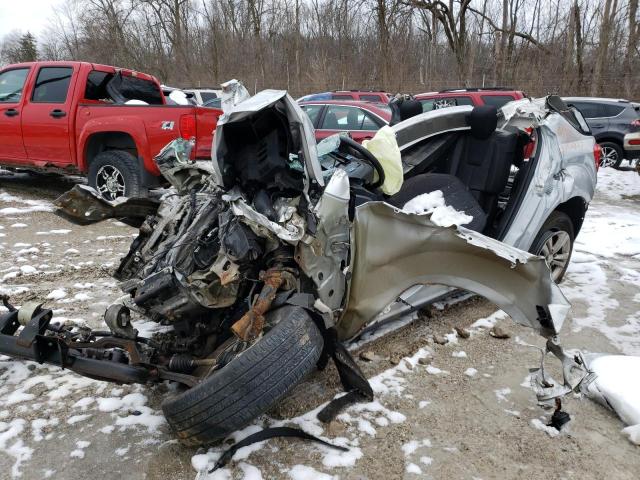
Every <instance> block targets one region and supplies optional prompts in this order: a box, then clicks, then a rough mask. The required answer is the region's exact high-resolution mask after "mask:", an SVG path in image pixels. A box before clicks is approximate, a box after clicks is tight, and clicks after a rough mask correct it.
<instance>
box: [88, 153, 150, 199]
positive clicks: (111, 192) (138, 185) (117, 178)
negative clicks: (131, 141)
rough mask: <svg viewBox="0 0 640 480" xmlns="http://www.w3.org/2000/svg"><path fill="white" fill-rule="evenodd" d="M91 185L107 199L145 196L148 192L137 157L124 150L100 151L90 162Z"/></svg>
mask: <svg viewBox="0 0 640 480" xmlns="http://www.w3.org/2000/svg"><path fill="white" fill-rule="evenodd" d="M88 177H89V178H88V180H89V185H90V186H91V187H93V188H95V189H96V190H97V191H98V193H100V195H101V196H102V198H104V199H105V200H115V199H116V198H119V197H144V196H146V194H147V191H146V189H145V188H144V187H143V186H142V180H141V178H140V166H139V164H138V160H137V159H136V157H134V156H133V155H131V154H130V153H129V152H125V151H123V150H109V151H106V152H102V153H99V154H98V155H96V157H95V158H94V159H93V160H92V161H91V163H90V164H89V175H88Z"/></svg>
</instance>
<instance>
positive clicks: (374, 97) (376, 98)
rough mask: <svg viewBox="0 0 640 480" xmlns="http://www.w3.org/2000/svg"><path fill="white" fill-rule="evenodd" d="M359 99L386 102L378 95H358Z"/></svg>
mask: <svg viewBox="0 0 640 480" xmlns="http://www.w3.org/2000/svg"><path fill="white" fill-rule="evenodd" d="M360 100H364V101H365V102H382V103H386V102H385V101H384V100H383V99H382V98H380V95H360Z"/></svg>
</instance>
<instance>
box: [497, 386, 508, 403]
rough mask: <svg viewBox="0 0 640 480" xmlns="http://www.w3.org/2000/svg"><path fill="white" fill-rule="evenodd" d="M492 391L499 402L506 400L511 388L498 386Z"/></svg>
mask: <svg viewBox="0 0 640 480" xmlns="http://www.w3.org/2000/svg"><path fill="white" fill-rule="evenodd" d="M494 393H495V394H496V397H497V399H498V400H499V401H500V402H507V401H508V399H507V395H509V394H510V393H511V389H510V388H509V387H505V388H500V389H498V390H494Z"/></svg>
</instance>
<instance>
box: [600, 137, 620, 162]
mask: <svg viewBox="0 0 640 480" xmlns="http://www.w3.org/2000/svg"><path fill="white" fill-rule="evenodd" d="M599 145H600V148H601V149H602V160H601V161H600V166H604V167H613V168H618V167H620V164H621V163H622V160H623V157H624V151H623V150H622V147H620V145H618V144H617V143H613V142H602V143H600V144H599Z"/></svg>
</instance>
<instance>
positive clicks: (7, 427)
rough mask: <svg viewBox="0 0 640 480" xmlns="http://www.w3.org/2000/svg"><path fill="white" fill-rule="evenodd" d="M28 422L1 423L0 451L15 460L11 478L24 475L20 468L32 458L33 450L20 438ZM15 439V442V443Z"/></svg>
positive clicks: (18, 419)
mask: <svg viewBox="0 0 640 480" xmlns="http://www.w3.org/2000/svg"><path fill="white" fill-rule="evenodd" d="M26 423H27V422H26V421H25V420H24V419H22V418H17V419H15V420H12V421H11V422H9V423H5V422H0V451H3V452H4V453H5V454H7V455H9V456H10V457H13V458H14V459H15V461H14V463H13V465H12V466H11V476H13V477H19V476H21V475H22V472H21V471H20V467H21V466H22V463H23V462H26V461H27V460H29V459H30V458H31V455H32V454H33V449H32V448H30V447H28V446H27V445H25V443H24V441H23V440H22V439H21V438H16V437H18V436H19V435H20V434H21V433H22V431H23V430H24V427H25V425H26ZM14 439H15V441H13V440H14Z"/></svg>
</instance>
